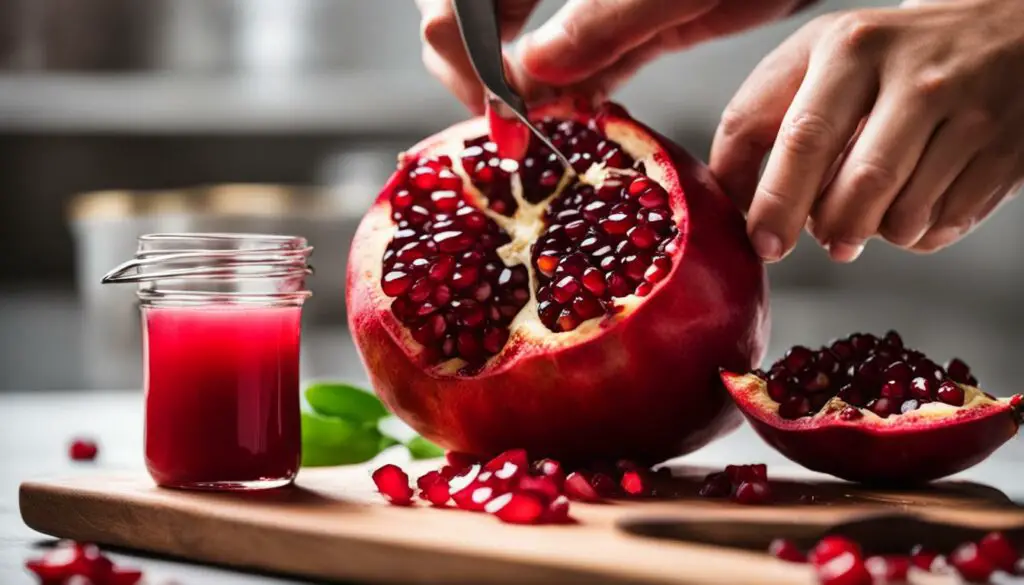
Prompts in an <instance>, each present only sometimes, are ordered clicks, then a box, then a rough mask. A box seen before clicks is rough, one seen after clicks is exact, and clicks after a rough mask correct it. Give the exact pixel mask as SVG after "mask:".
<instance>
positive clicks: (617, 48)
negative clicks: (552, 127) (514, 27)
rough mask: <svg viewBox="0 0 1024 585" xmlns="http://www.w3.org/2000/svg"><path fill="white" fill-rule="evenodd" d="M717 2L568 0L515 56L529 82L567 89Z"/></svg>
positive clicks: (526, 37) (708, 0) (531, 35)
mask: <svg viewBox="0 0 1024 585" xmlns="http://www.w3.org/2000/svg"><path fill="white" fill-rule="evenodd" d="M719 2H720V0H569V2H567V3H566V4H565V5H564V6H562V8H561V9H560V10H559V11H558V12H557V13H556V14H555V15H554V16H552V17H551V19H550V20H549V21H547V22H546V23H544V24H543V25H541V27H540V28H538V29H537V30H536V31H533V32H532V33H529V34H527V35H526V36H525V37H523V39H522V41H521V43H520V47H519V55H520V56H521V58H522V63H523V67H524V68H525V69H526V70H527V72H529V74H530V75H531V76H532V77H535V78H537V79H539V80H541V81H544V82H546V83H550V84H553V85H569V84H572V83H576V82H579V81H582V80H584V79H587V78H589V77H592V76H593V75H594V74H596V73H598V72H599V71H601V70H602V69H604V68H605V67H608V66H610V65H612V64H614V63H616V62H618V61H619V59H620V58H621V57H622V56H623V55H625V54H626V53H628V52H629V51H630V50H632V49H634V48H636V47H638V46H640V45H642V44H643V43H644V42H645V41H647V40H649V39H651V38H652V37H654V36H655V35H656V34H658V33H659V32H660V31H662V30H664V29H666V28H668V27H672V26H678V25H680V24H682V23H685V22H689V21H691V20H693V19H695V18H698V17H699V16H701V15H703V14H705V13H706V12H708V11H709V10H712V9H713V8H714V7H715V6H717V5H718V4H719Z"/></svg>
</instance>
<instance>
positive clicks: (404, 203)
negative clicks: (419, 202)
mask: <svg viewBox="0 0 1024 585" xmlns="http://www.w3.org/2000/svg"><path fill="white" fill-rule="evenodd" d="M410 205H412V193H409V191H407V190H405V189H399V190H398V191H395V192H394V193H393V194H392V195H391V206H392V207H394V208H396V209H405V208H406V207H409V206H410Z"/></svg>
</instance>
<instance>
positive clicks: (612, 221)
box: [597, 213, 636, 236]
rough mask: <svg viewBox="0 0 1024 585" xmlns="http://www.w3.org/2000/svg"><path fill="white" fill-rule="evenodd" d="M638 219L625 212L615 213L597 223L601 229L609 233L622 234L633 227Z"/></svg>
mask: <svg viewBox="0 0 1024 585" xmlns="http://www.w3.org/2000/svg"><path fill="white" fill-rule="evenodd" d="M635 222H636V220H635V219H634V218H633V217H630V216H629V215H627V214H625V213H613V214H611V215H609V216H608V217H606V218H604V219H601V220H599V221H598V222H597V223H598V225H599V226H601V229H603V230H604V231H605V233H607V234H609V235H613V236H615V235H621V234H624V233H626V232H627V231H628V230H629V228H631V227H633V224H634V223H635Z"/></svg>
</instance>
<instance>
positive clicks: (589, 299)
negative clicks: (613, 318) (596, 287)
mask: <svg viewBox="0 0 1024 585" xmlns="http://www.w3.org/2000/svg"><path fill="white" fill-rule="evenodd" d="M572 310H573V312H574V313H576V315H577V316H579V318H580V319H581V320H584V321H585V320H587V319H593V318H594V317H598V316H600V315H603V314H604V306H603V305H601V301H599V300H597V299H596V298H595V297H593V296H591V295H588V294H580V295H579V296H577V297H576V298H575V299H573V301H572Z"/></svg>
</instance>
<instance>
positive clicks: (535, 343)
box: [361, 118, 684, 375]
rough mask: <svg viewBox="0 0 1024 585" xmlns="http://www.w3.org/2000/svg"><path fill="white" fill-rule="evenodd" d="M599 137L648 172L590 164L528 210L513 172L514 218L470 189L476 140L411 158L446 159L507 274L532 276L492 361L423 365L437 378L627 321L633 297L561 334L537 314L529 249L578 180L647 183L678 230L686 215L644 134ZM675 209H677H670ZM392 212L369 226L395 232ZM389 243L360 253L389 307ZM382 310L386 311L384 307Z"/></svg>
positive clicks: (617, 125) (608, 131) (627, 131)
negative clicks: (493, 227)
mask: <svg viewBox="0 0 1024 585" xmlns="http://www.w3.org/2000/svg"><path fill="white" fill-rule="evenodd" d="M566 119H568V118H566ZM471 127H473V128H479V129H480V130H481V131H480V134H479V135H486V132H487V130H486V126H485V125H474V126H471ZM602 133H603V135H604V137H605V138H606V139H608V140H610V141H614V142H616V143H618V145H619V146H620V147H621V150H622V151H623V152H625V153H627V154H628V155H630V157H632V158H633V159H634V161H636V163H637V164H640V163H643V168H644V170H645V172H644V173H640V172H638V171H636V170H633V169H616V168H606V167H604V166H603V165H602V164H600V163H595V164H593V165H591V167H590V168H589V169H588V170H587V171H586V172H585V173H583V174H582V175H579V176H573V175H571V174H569V173H565V174H563V176H562V179H561V181H560V182H559V184H558V186H557V187H556V188H555V190H554V191H553V192H552V193H551V194H550V195H549V196H548V197H546V198H544V199H543V200H542V201H540V202H538V203H530V202H529V201H528V200H527V199H526V198H525V197H524V189H523V185H522V182H521V180H520V172H519V170H518V169H517V170H516V171H514V172H512V173H511V189H512V197H513V198H514V200H515V201H516V203H517V205H518V207H517V209H516V211H515V212H514V213H513V214H512V215H511V216H505V215H502V214H500V213H497V212H496V211H493V210H492V209H490V208H488V205H487V199H486V196H485V195H484V193H482V192H481V190H480V189H478V188H477V186H476V185H474V183H473V181H472V180H471V177H470V175H469V173H468V172H467V169H465V168H464V167H463V165H462V160H461V157H460V153H462V151H463V150H464V149H465V148H466V146H465V144H464V142H463V141H464V140H467V139H472V138H475V135H473V134H471V133H470V132H466V133H464V134H460V135H459V136H458V137H457V138H453V139H452V140H450V141H448V142H441V143H439V144H435V145H433V146H431V147H428V148H427V149H425V150H424V151H423V152H417V153H415V155H414V156H415V159H417V160H420V159H424V158H427V157H440V156H442V155H446V156H448V157H449V158H450V159H451V161H452V165H451V167H450V169H451V170H452V171H454V172H455V173H457V174H458V175H459V176H460V178H461V179H462V180H463V186H462V193H463V195H464V197H465V199H466V202H467V203H468V204H470V205H472V206H473V207H475V208H476V209H477V210H478V211H480V212H481V213H483V214H484V215H485V216H486V217H487V218H488V219H490V220H491V221H493V222H494V223H495V224H497V225H498V227H499V228H501V229H502V230H503V231H504V232H505V233H506V234H507V235H508V236H509V238H511V242H509V243H507V244H504V245H502V246H500V247H499V248H498V249H497V254H498V256H499V258H500V259H501V260H502V262H503V263H504V264H505V265H506V266H507V267H509V268H512V267H515V266H518V265H523V266H524V267H525V268H526V270H527V274H528V277H529V284H528V291H529V299H528V300H527V302H526V304H525V305H524V306H523V307H522V308H521V309H520V311H519V313H518V314H517V315H516V316H515V317H514V318H513V319H512V321H511V322H510V323H509V324H508V326H507V327H508V330H509V336H508V340H507V341H506V342H505V345H504V347H502V349H501V351H499V352H498V353H497V354H494V355H491V356H489V357H488V358H487V359H486V360H485V361H483V362H482V363H480V364H469V362H467V361H465V360H463V359H461V358H459V357H456V358H452V359H448V360H446V361H441V362H438V363H436V364H433V365H429V364H427V365H428V367H430V369H431V371H433V372H434V373H436V374H438V375H453V374H458V373H466V372H465V370H464V368H465V367H466V366H467V365H473V366H474V367H475V368H477V371H479V370H486V369H487V368H488V367H489V366H491V365H492V364H495V363H498V362H500V361H501V360H502V358H503V356H505V355H506V353H508V351H509V348H510V347H518V348H522V347H525V346H529V347H534V348H557V347H567V346H572V345H577V344H580V343H583V342H585V341H587V340H588V339H590V338H592V337H594V336H596V335H597V334H599V333H600V332H601V331H602V330H603V329H605V328H607V327H608V326H609V325H610V324H612V323H613V322H616V321H619V320H622V319H624V318H626V317H628V316H629V315H630V314H631V313H632V312H633V311H635V310H636V309H637V308H638V307H639V306H640V305H641V304H642V303H643V301H644V300H645V299H644V298H643V297H640V296H637V295H635V294H630V295H627V296H621V297H614V298H613V299H611V300H610V301H607V302H610V303H611V304H612V306H614V308H615V311H614V312H612V313H609V314H603V315H600V316H597V317H593V318H590V319H588V320H585V321H582V322H581V323H580V324H579V326H578V327H576V328H575V329H572V330H569V331H561V332H555V331H552V330H550V329H548V328H547V327H546V326H545V325H544V323H542V321H541V319H540V316H539V314H538V301H537V290H538V275H537V274H536V271H535V267H534V265H533V262H532V257H531V253H532V245H533V243H534V242H535V241H536V240H537V239H538V237H539V236H540V235H541V234H542V233H543V232H544V230H545V229H546V226H545V216H544V214H545V211H546V210H547V208H548V206H549V205H550V204H551V202H552V201H554V200H556V199H557V198H558V197H559V196H560V195H561V194H562V193H563V192H564V191H565V189H567V188H569V187H570V186H571V185H573V183H575V182H577V181H578V182H579V183H582V184H587V185H592V186H595V185H599V184H601V183H602V182H603V181H604V180H605V179H606V178H608V177H612V176H621V177H624V178H631V177H636V176H646V177H648V178H649V179H651V180H653V181H655V182H656V183H658V184H659V185H660V186H661V187H662V188H663V189H664V190H665V191H666V193H668V194H669V205H668V208H669V210H670V211H671V217H670V222H671V224H672V225H679V223H680V220H681V217H680V216H681V215H682V214H683V213H684V211H683V209H682V206H681V205H678V204H676V202H675V201H674V200H673V199H672V197H671V193H673V192H674V191H675V190H677V189H678V182H677V179H676V178H675V177H670V176H669V175H668V173H667V172H666V170H665V169H664V168H663V164H664V163H662V162H658V161H657V160H656V159H657V158H660V157H656V154H657V153H661V152H663V151H662V149H661V147H660V146H659V145H658V143H657V142H656V141H654V140H653V139H652V138H650V137H649V136H648V135H646V133H643V132H641V131H640V129H639V128H637V127H635V126H634V125H632V124H629V123H628V122H625V121H621V122H619V121H612V122H611V123H608V124H605V125H604V127H603V128H602ZM412 168H414V166H411V167H409V169H412ZM627 183H628V181H627ZM673 205H674V207H675V208H673ZM391 211H392V210H391V208H390V206H381V207H380V208H379V209H378V210H376V211H371V214H374V213H379V214H380V218H378V221H373V222H372V223H381V222H382V221H383V220H386V223H387V226H388V227H387V228H385V226H384V225H379V229H390V230H391V232H392V233H393V232H394V231H395V230H396V229H397V227H396V224H395V223H394V221H392V219H391V217H390V216H391ZM376 229H378V228H375V231H376ZM681 237H682V236H681V234H676V235H674V236H673V237H672V238H670V239H672V240H673V241H674V242H675V243H676V246H677V247H678V246H679V242H680V240H681ZM390 239H391V234H389V235H388V236H387V237H381V238H375V241H376V243H375V244H374V246H373V247H372V249H367V250H365V252H366V256H365V257H366V258H368V259H369V258H372V259H373V261H372V262H369V263H367V264H366V265H367V266H372V267H373V272H372V273H367V274H366V277H368V278H370V279H372V280H373V282H374V283H375V288H376V289H377V291H378V292H379V294H380V297H382V298H384V299H386V300H388V301H390V300H392V298H391V297H388V296H387V295H386V294H385V293H384V292H383V289H382V288H381V284H380V280H381V271H382V270H383V264H382V263H381V261H380V258H381V257H382V254H383V252H384V249H385V248H386V247H387V246H388V244H389V243H390ZM361 255H362V254H361ZM666 255H668V256H669V257H672V258H673V259H674V258H675V257H676V255H677V254H676V253H666ZM675 269H676V262H674V261H673V263H672V267H671V268H670V269H669V276H668V277H665V278H664V279H663V280H662V281H661V282H658V283H655V284H653V288H652V290H651V292H650V293H649V295H648V296H650V295H654V294H657V291H658V288H659V287H660V285H661V284H662V283H663V282H664V281H667V280H668V279H669V278H670V277H671V273H672V272H673V271H674V270H675ZM384 308H386V306H385V307H384ZM395 324H396V325H397V327H395V328H394V330H397V332H398V333H399V335H400V336H401V340H402V342H403V345H404V346H405V347H408V348H415V349H417V350H419V351H420V352H423V351H424V349H425V346H423V345H422V344H420V343H419V342H418V341H416V340H415V339H414V338H413V336H412V331H411V330H410V328H409V327H407V326H405V325H403V324H401V323H400V322H398V321H397V320H395ZM460 370H462V372H460ZM473 373H475V372H473Z"/></svg>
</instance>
